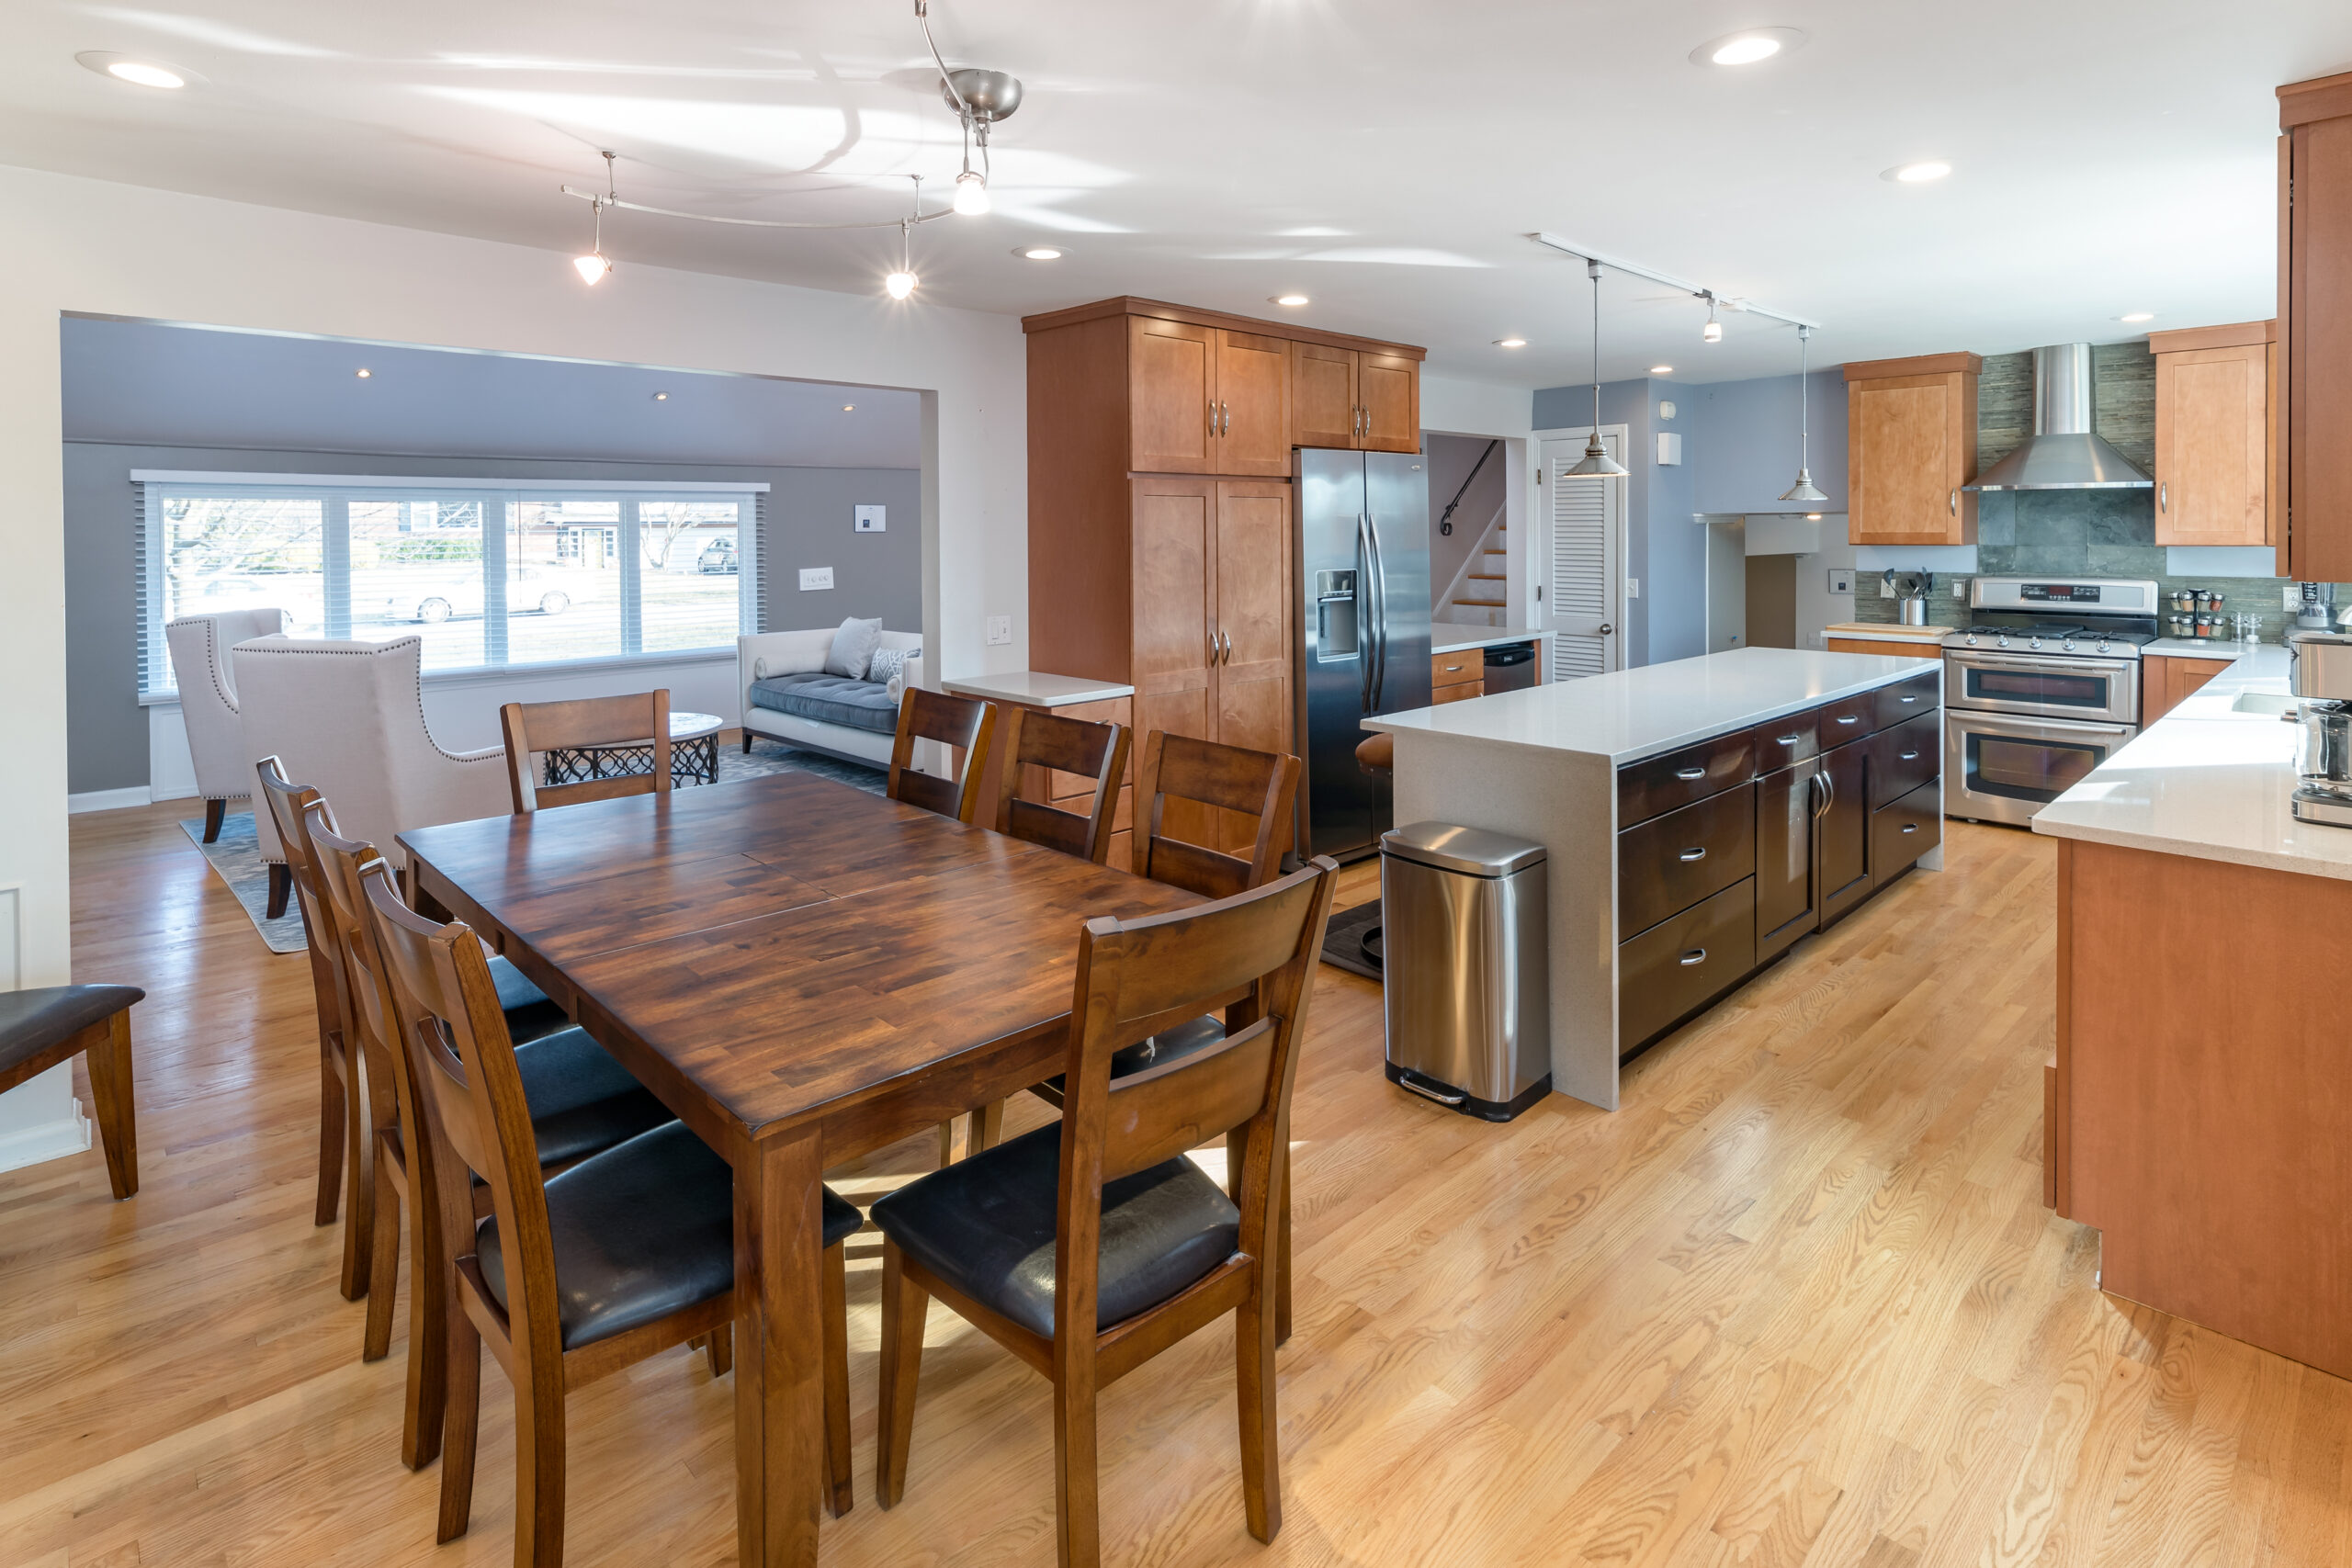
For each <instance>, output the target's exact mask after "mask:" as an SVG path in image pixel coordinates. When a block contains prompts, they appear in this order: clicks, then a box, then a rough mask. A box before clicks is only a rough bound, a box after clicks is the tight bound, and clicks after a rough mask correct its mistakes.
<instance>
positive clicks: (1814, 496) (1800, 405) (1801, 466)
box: [1781, 327, 1829, 501]
mask: <svg viewBox="0 0 2352 1568" xmlns="http://www.w3.org/2000/svg"><path fill="white" fill-rule="evenodd" d="M1812 336H1813V329H1812V328H1811V327H1799V328H1798V329H1797V482H1796V483H1794V484H1792V485H1791V486H1790V487H1789V488H1788V490H1787V491H1786V492H1785V493H1783V494H1782V495H1781V500H1782V501H1827V500H1828V499H1829V498H1828V497H1827V496H1826V495H1825V494H1823V493H1822V492H1821V490H1820V489H1819V487H1817V486H1816V485H1815V483H1814V482H1813V468H1812V467H1811V465H1810V463H1809V461H1808V459H1809V458H1810V457H1811V456H1812V454H1811V453H1810V452H1809V451H1808V450H1807V449H1806V448H1807V447H1808V446H1810V445H1811V442H1812V437H1813V408H1812V403H1811V400H1810V399H1809V398H1808V397H1807V395H1806V394H1807V392H1808V390H1809V387H1808V385H1807V382H1806V380H1805V344H1806V342H1807V341H1808V340H1810V339H1811V338H1812Z"/></svg>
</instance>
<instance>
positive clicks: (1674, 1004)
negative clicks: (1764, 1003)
mask: <svg viewBox="0 0 2352 1568" xmlns="http://www.w3.org/2000/svg"><path fill="white" fill-rule="evenodd" d="M1755 967H1756V883H1755V881H1754V880H1753V879H1752V878H1751V879H1749V880H1747V881H1744V882H1737V883H1735V884H1733V885H1732V886H1729V887H1726V888H1724V890H1723V891H1722V892H1720V893H1718V894H1716V895H1715V896H1714V897H1712V898H1710V899H1708V900H1707V901H1706V902H1704V903H1702V904H1701V905H1699V906H1698V907H1697V908H1691V909H1685V910H1684V911H1683V912H1682V913H1681V914H1679V915H1677V916H1675V917H1674V919H1670V920H1668V921H1667V922H1666V923H1665V924H1664V925H1661V926H1658V927H1656V928H1655V929H1653V930H1650V931H1644V932H1643V933H1642V934H1641V935H1639V936H1637V937H1635V938H1634V940H1633V941H1631V942H1622V943H1620V944H1619V945H1618V948H1617V1055H1619V1057H1620V1058H1623V1057H1624V1056H1626V1055H1630V1054H1631V1053H1633V1052H1634V1051H1636V1050H1638V1049H1640V1048H1641V1047H1642V1046H1644V1045H1646V1044H1648V1043H1650V1042H1651V1041H1652V1040H1655V1039H1656V1038H1657V1036H1659V1035H1660V1034H1663V1033H1664V1032H1666V1031H1667V1030H1668V1029H1670V1028H1672V1027H1673V1026H1674V1025H1675V1024H1676V1023H1678V1022H1679V1021H1681V1020H1682V1019H1684V1018H1686V1017H1688V1016H1689V1015H1690V1014H1691V1013H1693V1012H1695V1011H1697V1010H1699V1009H1700V1008H1702V1007H1704V1006H1705V1005H1706V1004H1707V1003H1709V1002H1711V1001H1713V999H1714V998H1717V997H1719V996H1721V995H1723V993H1724V992H1725V991H1728V990H1730V989H1731V988H1732V987H1734V986H1736V985H1738V984H1739V983H1740V982H1741V981H1742V980H1744V979H1746V978H1747V976H1748V972H1749V971H1751V970H1753V969H1754V968H1755Z"/></svg>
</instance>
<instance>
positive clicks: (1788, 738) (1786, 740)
mask: <svg viewBox="0 0 2352 1568" xmlns="http://www.w3.org/2000/svg"><path fill="white" fill-rule="evenodd" d="M1802 739H1804V737H1803V736H1801V735H1783V736H1781V742H1780V743H1781V745H1783V746H1793V745H1795V744H1796V743H1797V742H1798V741H1799V740H1802Z"/></svg>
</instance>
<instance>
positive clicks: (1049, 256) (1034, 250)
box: [1012, 245, 1062, 261]
mask: <svg viewBox="0 0 2352 1568" xmlns="http://www.w3.org/2000/svg"><path fill="white" fill-rule="evenodd" d="M1012 254H1014V255H1016V256H1019V257H1020V258H1021V259H1022V260H1023V261H1059V260H1061V259H1062V254H1061V252H1059V251H1057V250H1056V249H1055V248H1054V247H1053V246H1051V245H1016V246H1015V247H1013V252H1012Z"/></svg>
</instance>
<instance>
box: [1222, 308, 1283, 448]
mask: <svg viewBox="0 0 2352 1568" xmlns="http://www.w3.org/2000/svg"><path fill="white" fill-rule="evenodd" d="M1216 336H1217V344H1216V406H1217V436H1216V466H1215V467H1214V468H1211V469H1210V470H1209V471H1210V472H1211V473H1217V474H1245V475H1252V476H1255V477H1258V478H1261V479H1288V478H1289V477H1290V344H1288V343H1287V342H1285V341H1283V339H1281V338H1278V337H1266V336H1264V335H1262V334H1261V333H1240V332H1233V331H1231V330H1229V329H1226V328H1219V329H1218V330H1217V334H1216Z"/></svg>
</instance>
